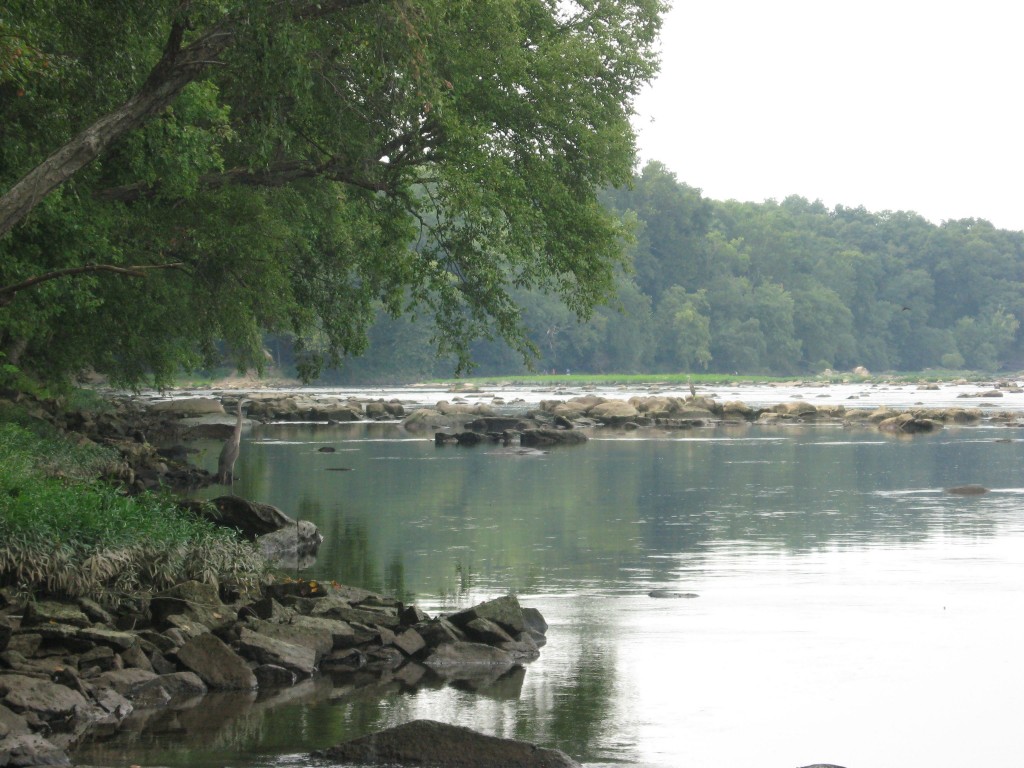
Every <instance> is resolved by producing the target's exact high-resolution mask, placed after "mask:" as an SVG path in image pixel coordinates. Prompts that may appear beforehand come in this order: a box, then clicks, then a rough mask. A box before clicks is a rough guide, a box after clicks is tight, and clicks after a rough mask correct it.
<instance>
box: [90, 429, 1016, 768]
mask: <svg viewBox="0 0 1024 768" xmlns="http://www.w3.org/2000/svg"><path fill="white" fill-rule="evenodd" d="M594 438H595V439H592V440H591V441H590V442H589V443H587V444H585V445H582V446H577V447H571V448H564V449H560V450H557V449H556V450H552V451H551V452H549V453H547V454H544V455H532V456H522V455H518V454H516V452H515V451H513V450H507V449H502V448H499V447H491V446H483V447H478V448H474V449H463V448H456V447H441V448H439V447H435V446H434V444H433V441H432V439H431V438H428V437H426V436H421V435H411V434H408V433H405V432H403V431H402V430H401V429H400V428H399V427H398V426H397V425H394V424H354V425H340V426H325V425H270V426H262V427H258V428H256V429H254V430H253V432H252V433H251V434H250V435H249V439H248V440H247V442H245V443H244V444H243V448H242V454H241V457H240V459H239V464H238V466H237V468H236V471H237V473H238V475H239V476H240V481H239V482H238V484H237V485H236V489H235V490H236V491H237V492H239V493H240V494H241V495H245V496H248V497H250V498H254V499H259V500H262V501H266V502H269V503H272V504H275V505H277V506H279V507H281V508H282V509H283V510H285V511H286V512H288V513H289V514H291V515H292V516H294V517H302V518H306V519H311V520H314V521H315V522H316V523H317V524H318V525H319V526H320V529H321V531H322V532H323V533H324V535H325V537H326V541H325V542H324V546H323V549H322V550H321V556H320V558H319V560H318V562H317V565H316V566H315V567H314V569H313V570H312V571H310V572H304V575H308V576H313V577H316V578H321V579H325V580H329V579H337V580H338V581H341V582H344V583H350V584H355V585H360V586H364V587H368V588H371V589H375V590H380V591H384V592H388V593H391V594H396V595H399V596H402V597H403V598H404V599H406V600H410V601H415V602H416V603H417V604H419V605H420V606H421V607H423V608H424V609H426V610H427V611H428V612H430V613H435V612H439V611H447V610H452V609H455V608H457V607H461V606H464V605H470V604H473V603H476V602H479V601H480V600H484V599H487V598H491V597H495V596H498V595H501V594H505V593H508V592H510V591H512V592H515V593H516V594H517V595H518V596H519V599H520V601H521V602H522V603H523V604H525V605H530V606H534V607H536V608H539V609H540V610H541V612H542V613H543V614H544V616H545V617H546V618H547V620H548V622H549V623H550V625H551V628H550V630H549V632H548V644H547V646H546V647H544V648H543V650H542V653H541V657H540V659H539V660H538V661H536V662H534V663H532V664H530V665H528V666H527V667H526V669H525V671H520V672H518V673H516V674H513V675H510V676H508V677H506V678H503V679H500V680H497V681H493V682H492V683H491V684H486V683H481V684H478V685H477V686H475V687H474V686H451V685H447V686H446V685H442V684H440V683H436V684H429V685H427V686H426V687H423V688H419V689H417V690H415V691H413V690H410V689H408V688H407V687H405V686H403V685H402V684H401V683H400V682H397V681H391V682H382V683H379V684H376V685H372V686H368V687H362V688H353V687H342V688H333V687H332V686H331V685H330V684H328V683H323V682H321V683H318V684H309V685H308V686H305V687H300V688H299V689H296V690H294V691H291V692H289V694H288V696H289V697H290V698H289V700H288V701H286V702H284V703H281V702H280V701H277V702H259V701H257V702H255V703H254V702H252V701H250V700H249V699H248V697H237V696H234V697H232V696H225V697H221V698H220V699H213V698H210V699H208V700H207V701H206V703H204V704H203V706H201V707H199V708H197V709H195V710H192V711H185V712H177V713H174V714H173V715H171V714H167V715H166V716H165V717H163V719H162V720H161V719H160V718H155V719H154V720H153V722H151V723H150V726H151V727H150V729H149V730H143V729H142V727H141V725H139V726H137V729H136V730H134V731H133V732H131V733H128V734H125V735H122V736H120V737H119V738H118V739H114V740H111V741H107V742H101V743H98V744H94V745H88V746H87V747H85V748H84V749H83V750H82V752H81V754H80V755H79V759H80V760H81V761H82V762H92V763H93V764H97V765H103V764H106V765H124V764H141V765H180V766H185V765H191V766H204V765H206V766H215V765H232V766H239V767H240V768H245V767H246V766H307V765H314V764H315V763H313V762H312V761H311V760H310V759H309V758H307V757H304V754H305V753H307V752H308V751H310V750H313V749H317V748H322V747H326V746H329V745H331V744H334V743H336V742H338V741H341V740H343V739H346V738H351V737H354V736H358V735H362V734H364V733H367V732H370V731H374V730H378V729H380V728H382V727H386V726H389V725H395V724H398V723H401V722H405V721H407V720H409V719H413V718H417V717H429V718H434V719H438V720H444V721H448V722H452V723H457V724H460V725H467V726H471V727H473V728H476V729H478V730H481V731H485V732H488V733H493V734H496V735H500V736H509V737H516V738H523V739H528V740H531V741H535V742H539V743H541V744H543V745H546V746H552V747H558V748H560V749H562V750H564V751H566V752H568V753H569V754H570V755H572V756H573V757H574V758H576V759H577V760H579V761H581V762H583V763H585V764H587V765H595V766H596V765H636V766H651V767H655V766H656V767H657V768H663V767H664V768H667V767H668V766H694V767H700V768H749V767H753V766H784V767H786V768H791V767H793V766H801V765H807V764H810V763H816V762H829V763H836V764H839V765H843V766H848V767H849V768H854V767H857V766H863V767H871V768H876V767H884V766H906V765H915V766H916V765H922V766H923V765H928V766H930V767H932V768H935V767H936V766H964V765H971V764H973V765H980V764H985V763H986V762H990V763H993V764H1004V763H1007V761H1010V760H1016V759H1018V756H1019V754H1020V753H1021V751H1022V748H1024V736H1022V735H1021V731H1020V727H1019V720H1020V713H1021V712H1022V711H1024V685H1022V681H1024V653H1022V652H1021V648H1022V647H1024V621H1022V620H1021V619H1022V617H1024V477H1022V460H1024V430H1021V429H1019V428H1010V427H1001V428H988V427H976V428H963V429H947V430H945V431H943V432H942V433H940V434H938V435H931V436H921V437H916V438H914V439H912V440H905V439H895V438H892V437H885V436H882V435H880V434H879V433H877V432H874V431H871V430H858V429H843V428H841V427H789V428H770V427H760V426H743V427H734V428H719V429H708V430H697V431H689V432H660V431H656V430H645V431H641V432H633V433H628V434H627V433H622V434H614V433H605V432H596V433H594ZM324 446H330V447H333V448H335V449H336V450H335V452H334V453H321V452H319V450H318V449H319V448H321V447H324ZM216 454H217V446H216V445H214V444H210V445H209V449H208V450H207V455H206V456H205V457H204V459H203V460H204V461H205V462H206V463H207V464H209V465H211V467H212V466H213V465H215V464H216ZM965 483H980V484H982V485H985V486H987V487H989V488H991V489H992V492H991V493H989V494H987V495H985V496H980V497H959V496H952V495H948V494H944V493H943V492H942V489H944V488H946V487H949V486H953V485H958V484H965ZM222 490H223V489H219V490H218V489H214V491H215V493H219V492H222ZM214 495H215V494H214ZM656 588H667V589H671V590H678V591H683V592H695V593H697V594H699V597H698V598H696V599H678V600H656V599H652V598H650V597H648V596H647V593H648V592H649V591H650V590H652V589H656ZM211 702H212V703H211Z"/></svg>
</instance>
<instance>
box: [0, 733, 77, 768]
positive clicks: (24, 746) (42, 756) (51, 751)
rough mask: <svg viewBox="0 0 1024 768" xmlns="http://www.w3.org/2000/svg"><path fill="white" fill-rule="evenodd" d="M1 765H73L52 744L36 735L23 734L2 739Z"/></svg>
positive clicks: (0, 745) (0, 750) (0, 746)
mask: <svg viewBox="0 0 1024 768" xmlns="http://www.w3.org/2000/svg"><path fill="white" fill-rule="evenodd" d="M0 760H2V761H3V762H2V763H0V765H7V766H11V768H14V767H15V766H38V765H71V760H70V758H68V756H67V755H66V754H65V753H64V750H62V749H60V748H59V747H57V746H56V745H54V744H53V743H52V742H50V741H47V740H46V739H44V738H43V737H42V736H40V735H39V734H36V733H22V734H16V735H11V736H8V737H7V738H4V739H0Z"/></svg>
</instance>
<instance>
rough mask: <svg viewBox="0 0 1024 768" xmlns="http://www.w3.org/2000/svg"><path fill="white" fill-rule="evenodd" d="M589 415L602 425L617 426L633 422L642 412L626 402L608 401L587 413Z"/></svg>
mask: <svg viewBox="0 0 1024 768" xmlns="http://www.w3.org/2000/svg"><path fill="white" fill-rule="evenodd" d="M587 415H588V416H589V417H590V418H592V419H597V420H598V421H600V422H601V423H602V424H610V425H617V424H625V423H626V422H627V421H633V420H634V419H635V418H636V417H637V416H639V415H640V412H639V411H638V410H637V409H636V408H634V407H633V406H632V405H630V404H629V403H627V402H626V401H625V400H606V401H605V402H603V403H598V404H597V405H595V406H594V407H593V408H591V409H590V410H589V411H587Z"/></svg>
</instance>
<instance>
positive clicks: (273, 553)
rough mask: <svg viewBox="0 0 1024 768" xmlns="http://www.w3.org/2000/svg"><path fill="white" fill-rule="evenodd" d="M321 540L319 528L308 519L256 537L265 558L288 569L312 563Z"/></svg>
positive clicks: (322, 538)
mask: <svg viewBox="0 0 1024 768" xmlns="http://www.w3.org/2000/svg"><path fill="white" fill-rule="evenodd" d="M323 540H324V537H323V535H322V534H321V533H320V529H318V528H317V527H316V525H315V524H314V523H312V522H310V521H309V520H299V521H298V522H296V523H291V524H289V525H286V526H284V527H283V528H281V529H280V530H277V531H274V532H273V533H267V534H264V535H263V536H260V537H259V539H257V541H258V542H259V546H260V551H262V552H263V556H264V557H265V558H267V560H269V561H270V562H271V563H273V564H274V565H277V566H278V567H281V568H288V569H292V568H306V567H308V566H310V565H312V563H313V562H314V561H315V560H316V554H317V552H318V551H319V550H320V544H321V543H323Z"/></svg>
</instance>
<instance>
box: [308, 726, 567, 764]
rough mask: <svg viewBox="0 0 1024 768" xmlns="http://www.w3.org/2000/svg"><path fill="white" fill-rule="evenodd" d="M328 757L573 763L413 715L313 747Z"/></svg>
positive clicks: (531, 746)
mask: <svg viewBox="0 0 1024 768" xmlns="http://www.w3.org/2000/svg"><path fill="white" fill-rule="evenodd" d="M314 755H315V756H316V757H321V758H327V759H328V760H332V761H334V762H342V763H360V764H363V765H419V766H425V767H431V768H579V763H577V762H575V761H574V760H572V758H570V757H569V756H568V755H566V754H565V753H564V752H561V751H560V750H557V749H547V748H545V747H539V746H537V745H536V744H530V743H528V742H525V741H516V740H514V739H501V738H498V737H496V736H487V735H485V734H482V733H478V732H476V731H473V730H470V729H469V728H463V727H460V726H455V725H447V724H446V723H439V722H436V721H433V720H413V721H412V722H409V723H405V724H404V725H399V726H396V727H395V728H388V729H386V730H384V731H380V732H379V733H374V734H370V735H369V736H363V737H362V738H359V739H353V740H352V741H347V742H345V743H343V744H338V745H337V746H335V747H331V748H330V749H327V750H324V751H322V752H317V753H314Z"/></svg>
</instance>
